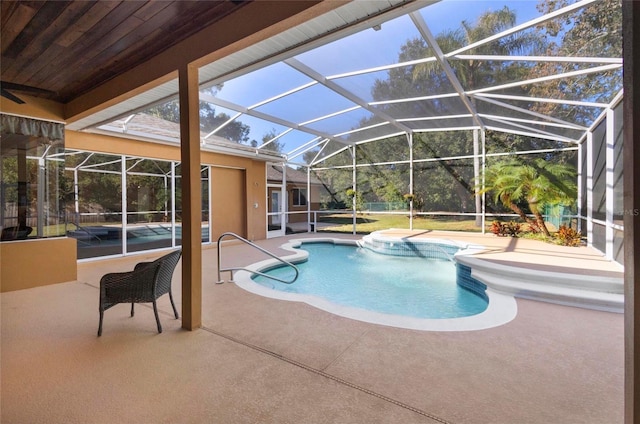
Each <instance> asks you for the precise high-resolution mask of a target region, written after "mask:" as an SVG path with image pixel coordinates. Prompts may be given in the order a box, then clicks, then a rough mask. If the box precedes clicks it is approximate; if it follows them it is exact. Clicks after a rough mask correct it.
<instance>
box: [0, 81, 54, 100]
mask: <svg viewBox="0 0 640 424" xmlns="http://www.w3.org/2000/svg"><path fill="white" fill-rule="evenodd" d="M9 90H11V91H21V92H23V93H29V94H34V95H38V94H40V95H43V94H54V92H53V91H50V90H45V89H43V88H38V87H31V86H29V85H22V84H15V83H13V82H5V81H0V95H1V96H2V97H4V98H7V99H9V100H11V101H13V102H16V103H18V104H20V105H21V104H24V100H22V99H21V98H20V97H18V96H16V95H14V94H13V93H10V92H9Z"/></svg>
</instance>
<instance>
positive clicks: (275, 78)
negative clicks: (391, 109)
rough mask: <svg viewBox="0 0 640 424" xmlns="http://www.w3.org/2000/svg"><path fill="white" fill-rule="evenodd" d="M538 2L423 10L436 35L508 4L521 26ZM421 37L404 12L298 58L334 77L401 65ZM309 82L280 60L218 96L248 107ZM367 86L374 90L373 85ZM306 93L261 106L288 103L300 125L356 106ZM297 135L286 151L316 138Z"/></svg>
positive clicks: (257, 129) (456, 0) (454, 4)
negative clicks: (402, 54) (407, 47)
mask: <svg viewBox="0 0 640 424" xmlns="http://www.w3.org/2000/svg"><path fill="white" fill-rule="evenodd" d="M537 4H538V0H519V1H505V0H502V1H499V0H489V1H472V0H444V1H442V2H439V3H436V4H433V5H429V6H428V7H425V8H424V9H422V10H421V14H422V16H423V18H424V20H425V22H426V23H427V25H428V26H429V28H430V30H431V32H432V34H433V35H434V36H437V35H438V34H439V33H441V32H442V31H444V30H446V29H457V28H459V27H460V23H461V21H463V20H467V21H469V22H474V21H476V20H477V18H478V16H480V15H481V14H482V13H483V12H486V11H490V10H499V9H501V8H503V7H504V6H505V5H507V6H508V7H509V8H510V9H513V10H515V11H516V16H517V23H516V25H519V24H521V23H523V22H526V21H528V20H531V19H534V18H536V17H538V16H541V13H540V12H538V11H537V9H536V5H537ZM416 37H419V32H418V31H417V29H416V28H415V26H414V25H413V22H412V21H411V19H410V18H409V17H408V16H403V17H400V18H397V19H395V20H393V21H389V22H386V23H383V24H382V30H380V31H374V30H373V29H366V30H364V31H361V32H360V33H357V34H354V35H352V36H349V37H347V38H344V39H342V40H338V41H335V42H333V43H331V44H329V45H326V46H321V47H319V48H316V49H314V50H312V51H309V52H305V53H302V54H300V55H298V56H297V57H296V59H298V60H300V61H301V62H303V63H304V64H305V65H307V66H310V67H312V68H313V69H314V70H316V71H318V72H320V73H321V74H323V75H325V76H331V75H336V74H341V73H345V72H350V71H354V70H357V69H366V68H371V67H376V66H383V65H388V64H393V63H397V61H398V53H399V51H400V47H401V46H402V45H403V44H405V43H406V41H407V40H409V39H412V38H416ZM310 81H312V80H311V79H310V78H308V77H306V76H304V75H302V74H300V73H298V72H297V71H295V70H293V69H292V68H290V67H289V66H288V65H286V64H283V63H279V64H276V65H272V66H269V67H268V68H265V69H262V70H259V71H255V72H254V73H252V74H248V75H244V76H241V77H238V78H237V79H235V80H232V81H229V82H227V83H225V85H224V87H223V88H222V90H221V91H220V92H219V93H218V97H220V98H221V99H224V100H227V101H231V102H234V103H237V104H240V105H242V106H244V107H248V106H252V105H254V104H256V103H258V102H260V101H263V100H266V99H269V98H271V97H273V96H275V95H277V94H279V93H282V92H285V91H287V90H290V89H293V88H295V87H299V86H301V85H303V84H305V83H307V82H310ZM365 88H366V89H367V90H368V89H369V88H368V87H365ZM306 91H308V92H310V93H311V92H313V93H314V95H313V96H311V97H308V98H307V99H304V100H306V101H304V100H302V98H303V96H302V95H301V94H297V95H296V96H297V97H299V98H301V100H300V101H299V102H298V103H297V104H296V105H297V106H294V107H293V108H292V103H291V102H289V101H285V100H281V101H278V102H274V103H270V104H268V105H266V106H263V107H261V108H259V109H258V110H262V111H264V112H268V113H271V114H274V115H275V114H277V113H278V108H285V107H286V108H287V109H288V116H289V117H290V119H292V120H293V121H295V122H297V123H300V122H302V121H304V120H305V119H308V117H309V116H312V115H313V116H315V117H319V116H323V115H324V114H326V113H329V112H330V111H337V110H341V109H343V108H344V107H348V106H349V105H350V104H351V103H350V102H346V103H345V102H343V103H344V104H342V105H340V106H332V105H333V103H332V102H331V101H330V100H329V98H328V97H325V95H323V94H321V92H322V90H319V89H318V88H316V87H314V88H313V89H307V90H306ZM363 92H364V90H363ZM216 111H217V112H222V111H224V112H225V113H228V114H229V115H231V116H233V115H235V113H233V112H230V111H227V110H224V109H222V108H220V107H219V106H216ZM240 120H243V121H246V122H245V123H246V124H248V125H250V126H251V133H250V135H249V139H250V140H253V139H255V140H258V141H261V140H262V137H263V135H264V134H265V133H267V132H269V131H272V130H273V129H276V131H280V130H281V129H282V128H283V127H281V126H279V125H276V124H273V123H269V122H264V121H263V122H260V121H259V120H256V119H253V118H251V119H249V118H248V117H246V116H244V117H242V118H240ZM292 138H297V140H295V141H293V140H290V141H287V145H286V146H285V149H284V150H285V152H286V151H290V150H291V149H293V148H294V147H297V145H300V144H302V143H304V142H306V141H309V140H310V139H312V138H313V136H310V135H306V134H304V135H301V136H300V137H293V136H289V137H288V139H292ZM285 141H286V139H285Z"/></svg>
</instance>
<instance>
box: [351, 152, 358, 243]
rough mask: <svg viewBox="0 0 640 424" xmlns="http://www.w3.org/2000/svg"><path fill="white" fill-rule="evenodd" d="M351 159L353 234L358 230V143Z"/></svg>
mask: <svg viewBox="0 0 640 424" xmlns="http://www.w3.org/2000/svg"><path fill="white" fill-rule="evenodd" d="M351 161H352V165H353V170H352V174H351V178H352V184H351V186H352V187H353V191H354V193H353V198H352V201H351V203H352V205H351V209H352V214H353V215H352V217H353V234H356V232H357V231H356V230H357V219H358V218H357V216H356V213H357V205H356V203H357V201H358V193H357V190H358V184H357V179H356V145H355V144H354V145H353V152H352V153H351Z"/></svg>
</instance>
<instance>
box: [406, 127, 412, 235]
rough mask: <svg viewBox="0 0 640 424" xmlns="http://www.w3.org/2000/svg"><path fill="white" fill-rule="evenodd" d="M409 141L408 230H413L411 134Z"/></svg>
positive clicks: (408, 135)
mask: <svg viewBox="0 0 640 424" xmlns="http://www.w3.org/2000/svg"><path fill="white" fill-rule="evenodd" d="M407 138H408V141H409V194H410V195H411V198H410V199H409V229H410V230H413V133H408V134H407Z"/></svg>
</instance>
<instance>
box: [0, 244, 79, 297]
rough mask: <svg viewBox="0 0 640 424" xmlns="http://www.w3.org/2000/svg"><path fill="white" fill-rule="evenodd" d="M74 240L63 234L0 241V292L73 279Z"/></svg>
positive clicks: (74, 277) (74, 260)
mask: <svg viewBox="0 0 640 424" xmlns="http://www.w3.org/2000/svg"><path fill="white" fill-rule="evenodd" d="M76 249H77V242H76V240H75V239H72V238H67V237H56V238H49V239H34V240H20V241H5V242H2V243H0V287H1V291H2V292H7V291H12V290H21V289H28V288H31V287H38V286H46V285H49V284H55V283H62V282H65V281H73V280H75V279H76V278H77V276H78V274H77V266H76V257H77V251H76Z"/></svg>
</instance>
